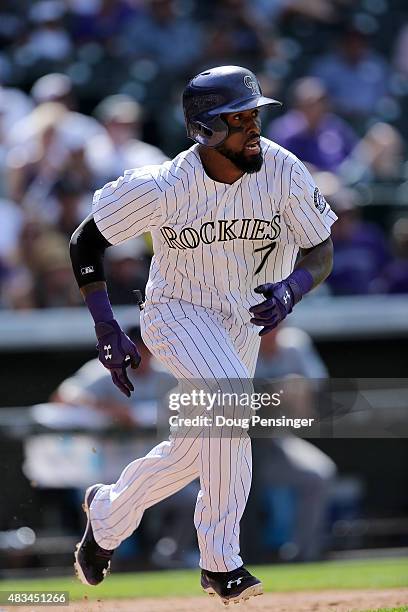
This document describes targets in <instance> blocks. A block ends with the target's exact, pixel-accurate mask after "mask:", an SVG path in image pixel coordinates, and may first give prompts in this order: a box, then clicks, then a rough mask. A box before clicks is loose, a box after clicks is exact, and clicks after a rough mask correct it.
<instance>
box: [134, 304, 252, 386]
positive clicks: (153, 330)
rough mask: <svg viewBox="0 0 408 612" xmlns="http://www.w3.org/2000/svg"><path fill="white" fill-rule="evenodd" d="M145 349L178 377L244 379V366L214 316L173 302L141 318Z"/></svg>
mask: <svg viewBox="0 0 408 612" xmlns="http://www.w3.org/2000/svg"><path fill="white" fill-rule="evenodd" d="M141 329H142V336H143V340H144V342H145V344H146V346H147V347H148V348H149V349H150V351H151V352H152V353H153V354H154V355H155V357H157V358H158V359H159V360H160V361H161V362H162V363H163V364H164V365H165V366H166V367H168V368H169V369H170V370H171V372H172V373H173V374H174V375H175V376H176V377H177V378H178V379H180V378H189V379H203V378H204V379H217V380H218V379H246V378H248V376H249V372H248V368H247V367H246V366H245V365H244V363H243V361H242V359H241V358H240V355H239V353H238V351H237V350H236V347H235V346H234V344H233V342H232V340H231V337H230V335H229V334H228V332H227V330H226V329H225V327H224V326H223V324H222V320H221V319H220V317H219V315H217V313H214V312H213V311H210V310H207V309H205V308H201V307H199V306H195V305H193V304H189V303H186V302H181V301H180V302H176V301H173V302H171V303H168V304H160V305H159V306H152V305H150V306H148V308H147V309H146V312H144V313H143V316H142V317H141Z"/></svg>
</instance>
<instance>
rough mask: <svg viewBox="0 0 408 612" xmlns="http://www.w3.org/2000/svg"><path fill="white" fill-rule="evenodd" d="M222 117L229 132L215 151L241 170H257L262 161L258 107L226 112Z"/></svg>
mask: <svg viewBox="0 0 408 612" xmlns="http://www.w3.org/2000/svg"><path fill="white" fill-rule="evenodd" d="M222 118H223V119H224V121H226V123H227V124H228V128H229V134H228V138H227V139H226V140H224V142H223V143H222V145H220V146H219V147H217V151H218V152H219V153H221V155H224V157H227V158H228V159H229V160H230V161H232V163H233V164H234V165H235V166H236V167H237V168H239V169H240V170H242V171H243V172H249V173H250V174H252V173H253V172H258V171H259V170H260V169H261V167H262V163H263V157H262V150H261V143H260V135H261V117H260V115H259V109H258V108H253V109H251V110H247V111H240V112H238V113H226V114H225V115H222Z"/></svg>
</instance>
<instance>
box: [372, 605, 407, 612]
mask: <svg viewBox="0 0 408 612" xmlns="http://www.w3.org/2000/svg"><path fill="white" fill-rule="evenodd" d="M362 612H408V606H403V607H402V608H376V609H375V610H363V611H362Z"/></svg>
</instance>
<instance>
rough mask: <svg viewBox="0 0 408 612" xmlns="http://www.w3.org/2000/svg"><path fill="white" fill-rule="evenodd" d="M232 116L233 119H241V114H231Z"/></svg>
mask: <svg viewBox="0 0 408 612" xmlns="http://www.w3.org/2000/svg"><path fill="white" fill-rule="evenodd" d="M232 118H233V120H234V121H241V115H233V117H232Z"/></svg>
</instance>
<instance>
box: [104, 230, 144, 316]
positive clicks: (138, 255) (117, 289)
mask: <svg viewBox="0 0 408 612" xmlns="http://www.w3.org/2000/svg"><path fill="white" fill-rule="evenodd" d="M149 259H150V258H149V257H148V250H147V244H146V242H145V241H144V239H143V237H142V236H140V237H138V238H135V239H133V240H127V241H126V242H123V243H122V244H119V245H116V246H115V248H114V249H109V250H107V251H106V255H105V260H106V277H107V282H108V283H109V297H110V299H111V301H112V304H134V296H133V295H132V291H133V290H134V289H142V290H143V292H144V288H145V286H146V283H147V279H148V276H149V265H150V260H149Z"/></svg>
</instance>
